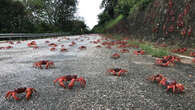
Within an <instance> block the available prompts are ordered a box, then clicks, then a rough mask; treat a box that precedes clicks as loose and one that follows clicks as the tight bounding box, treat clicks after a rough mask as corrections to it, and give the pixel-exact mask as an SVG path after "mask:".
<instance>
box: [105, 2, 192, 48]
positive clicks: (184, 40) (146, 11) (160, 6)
mask: <svg viewBox="0 0 195 110" xmlns="http://www.w3.org/2000/svg"><path fill="white" fill-rule="evenodd" d="M194 19H195V1H194V0H154V1H153V2H152V3H150V4H149V5H148V6H147V7H144V8H139V9H138V10H137V11H136V12H134V13H133V14H132V15H130V16H129V17H128V18H127V19H125V20H122V21H121V22H120V23H118V24H117V25H115V26H114V27H112V28H111V29H109V30H107V31H109V32H112V33H125V34H127V35H130V36H131V35H132V37H134V36H136V38H139V39H144V40H149V41H156V42H160V43H161V42H166V43H169V44H179V45H185V46H195V32H194V31H193V30H194V29H195V20H194ZM134 38H135V37H134Z"/></svg>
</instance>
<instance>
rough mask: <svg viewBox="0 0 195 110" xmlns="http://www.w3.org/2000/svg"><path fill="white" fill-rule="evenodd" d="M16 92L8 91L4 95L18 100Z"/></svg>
mask: <svg viewBox="0 0 195 110" xmlns="http://www.w3.org/2000/svg"><path fill="white" fill-rule="evenodd" d="M16 94H17V93H16V92H14V91H8V92H7V93H6V95H5V98H8V99H9V98H10V96H12V97H13V98H14V99H15V100H20V99H19V98H18V97H17V96H16Z"/></svg>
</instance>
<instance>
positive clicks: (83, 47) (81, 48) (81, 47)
mask: <svg viewBox="0 0 195 110" xmlns="http://www.w3.org/2000/svg"><path fill="white" fill-rule="evenodd" d="M79 49H80V50H83V49H87V47H86V46H80V47H79Z"/></svg>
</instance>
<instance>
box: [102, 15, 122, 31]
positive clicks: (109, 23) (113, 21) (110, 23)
mask: <svg viewBox="0 0 195 110" xmlns="http://www.w3.org/2000/svg"><path fill="white" fill-rule="evenodd" d="M123 18H124V16H123V15H122V14H121V15H119V16H118V17H117V18H116V19H113V20H111V21H109V22H108V23H107V24H106V26H105V27H106V29H109V28H111V27H113V26H114V25H115V24H117V23H118V22H119V21H120V20H122V19H123Z"/></svg>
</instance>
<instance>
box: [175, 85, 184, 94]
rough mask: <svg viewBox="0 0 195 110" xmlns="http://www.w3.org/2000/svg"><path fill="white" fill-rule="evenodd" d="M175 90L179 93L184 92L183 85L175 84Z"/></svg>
mask: <svg viewBox="0 0 195 110" xmlns="http://www.w3.org/2000/svg"><path fill="white" fill-rule="evenodd" d="M176 88H177V90H178V91H179V92H183V91H184V85H183V84H180V83H178V84H176Z"/></svg>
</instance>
